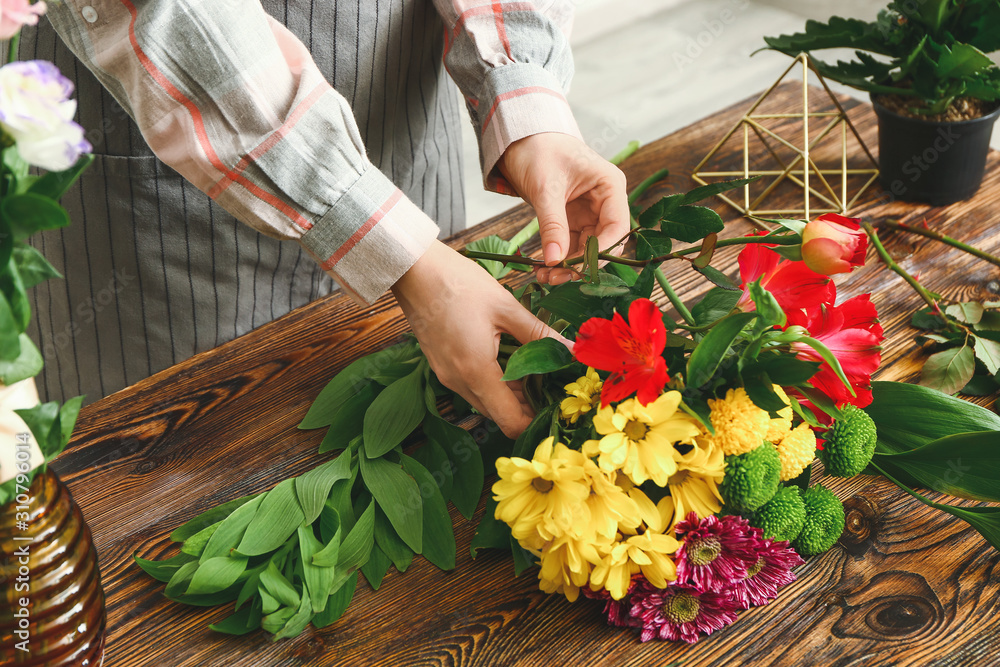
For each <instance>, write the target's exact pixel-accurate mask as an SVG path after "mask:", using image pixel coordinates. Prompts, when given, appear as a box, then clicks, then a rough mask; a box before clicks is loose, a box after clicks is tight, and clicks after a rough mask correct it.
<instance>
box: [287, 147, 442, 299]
mask: <svg viewBox="0 0 1000 667" xmlns="http://www.w3.org/2000/svg"><path fill="white" fill-rule="evenodd" d="M437 235H438V226H437V225H436V224H434V222H433V221H432V220H431V219H430V218H429V217H428V216H427V214H426V213H424V212H423V211H421V210H420V209H419V208H418V207H417V206H416V205H415V204H414V203H413V202H411V201H410V200H409V199H407V198H406V195H404V194H403V192H402V191H401V190H400V189H399V188H397V187H396V186H395V185H393V184H392V182H391V181H390V180H389V179H388V178H387V177H386V176H385V175H384V174H383V173H382V172H381V171H379V170H378V168H376V167H374V166H372V165H369V166H368V167H367V169H365V171H364V172H362V174H361V177H360V178H358V180H357V181H355V182H354V184H353V185H351V186H350V188H348V189H347V191H346V192H345V193H344V194H343V195H342V196H341V197H340V198H339V199H338V200H337V202H336V203H335V204H334V205H333V206H332V207H330V210H329V211H327V212H326V213H325V214H324V215H323V217H322V218H320V219H319V220H317V221H315V222H314V223H313V227H312V228H311V229H310V230H309V231H307V232H306V233H305V234H303V235H302V237H301V238H300V239H299V242H300V243H301V244H302V246H303V247H304V248H305V249H306V251H307V252H309V253H310V254H311V255H312V256H313V257H314V258H315V259H316V261H317V262H319V264H320V266H322V267H323V270H325V271H326V272H327V273H328V274H329V275H330V276H331V277H332V278H333V279H334V280H336V281H337V282H338V283H339V284H340V286H341V287H342V288H343V289H344V290H345V291H346V292H347V293H348V294H349V295H350V296H351V297H352V298H353V299H354V300H355V301H357V302H359V303H361V304H364V305H369V304H371V303H374V302H375V300H376V299H378V298H379V297H380V296H382V294H384V293H385V292H386V291H387V290H388V289H389V288H390V287H391V286H392V285H393V284H394V283H395V282H396V281H397V280H399V279H400V278H401V277H402V276H403V274H404V273H406V272H407V270H409V268H410V267H411V266H413V264H414V263H416V261H417V259H418V258H419V257H420V256H421V255H423V254H424V252H425V251H426V250H427V248H428V247H430V245H431V243H432V242H433V241H434V239H436V238H437Z"/></svg>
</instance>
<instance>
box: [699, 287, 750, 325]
mask: <svg viewBox="0 0 1000 667" xmlns="http://www.w3.org/2000/svg"><path fill="white" fill-rule="evenodd" d="M739 300H740V292H734V291H732V290H727V289H723V288H721V287H713V288H712V289H710V290H708V292H707V293H706V294H705V296H704V298H702V300H701V301H699V302H698V303H696V304H694V306H692V307H691V314H692V315H694V320H695V323H696V324H697V325H698V326H705V325H708V324H712V323H713V322H716V321H718V320H720V319H722V318H723V317H725V316H726V315H728V314H729V313H731V312H732V310H733V308H735V307H736V302H737V301H739Z"/></svg>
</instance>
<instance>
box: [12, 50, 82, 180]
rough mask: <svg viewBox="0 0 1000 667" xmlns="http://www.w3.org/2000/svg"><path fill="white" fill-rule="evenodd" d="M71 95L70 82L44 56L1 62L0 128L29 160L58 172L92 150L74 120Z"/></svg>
mask: <svg viewBox="0 0 1000 667" xmlns="http://www.w3.org/2000/svg"><path fill="white" fill-rule="evenodd" d="M72 94H73V84H72V83H71V82H70V81H69V79H67V78H66V77H64V76H63V75H62V74H60V73H59V70H58V69H57V68H56V66H55V65H53V64H52V63H50V62H48V61H45V60H25V61H20V62H12V63H10V64H8V65H4V66H3V67H0V129H2V130H3V131H4V132H5V133H6V134H7V135H9V136H10V137H11V138H12V139H13V140H14V142H15V143H16V144H17V152H18V153H20V154H21V157H22V158H24V161H25V162H27V163H28V164H31V165H34V166H36V167H42V168H43V169H48V170H50V171H62V170H63V169H68V168H69V167H71V166H73V164H75V163H76V161H77V159H78V158H79V157H80V155H81V154H82V153H87V152H89V151H90V150H91V146H90V144H89V143H88V142H87V140H86V139H84V138H83V128H82V127H80V126H79V125H77V124H76V123H74V122H73V114H74V113H76V101H75V100H71V99H69V96H70V95H72Z"/></svg>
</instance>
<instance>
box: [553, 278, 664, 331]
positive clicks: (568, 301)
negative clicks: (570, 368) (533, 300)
mask: <svg viewBox="0 0 1000 667" xmlns="http://www.w3.org/2000/svg"><path fill="white" fill-rule="evenodd" d="M643 274H645V271H643ZM639 280H640V281H641V280H642V276H641V275H640V277H639ZM581 285H582V283H580V282H579V281H572V282H568V283H563V284H562V285H556V286H555V287H553V288H552V289H551V290H550V291H549V293H548V294H546V295H545V296H543V297H542V298H541V299H540V300H539V302H538V307H539V308H544V309H545V310H547V311H549V312H550V313H552V314H554V315H556V316H557V317H560V318H562V319H564V320H566V321H567V322H569V323H570V324H572V325H573V326H574V327H576V328H579V327H580V325H581V324H583V323H584V322H585V321H587V320H588V319H590V318H591V317H610V316H611V314H612V312H614V303H613V302H612V301H611V300H605V299H603V298H601V297H597V296H588V295H587V294H584V293H582V292H581V291H580V287H581Z"/></svg>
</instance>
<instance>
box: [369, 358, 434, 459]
mask: <svg viewBox="0 0 1000 667" xmlns="http://www.w3.org/2000/svg"><path fill="white" fill-rule="evenodd" d="M426 414H427V409H426V407H425V406H424V371H423V368H422V367H421V366H418V367H417V368H416V369H414V371H413V372H412V373H410V374H409V375H407V376H406V377H404V378H402V379H401V380H397V381H395V382H393V383H392V384H391V385H389V386H388V387H386V388H385V389H384V390H382V393H381V394H379V395H378V397H377V398H376V399H375V400H374V401H373V402H372V404H371V406H370V407H369V408H368V411H367V412H365V422H364V443H365V455H366V456H367V457H368V458H369V459H374V458H377V457H379V456H382V455H383V454H385V453H386V452H389V451H391V450H392V449H393V448H394V447H396V446H397V445H398V444H400V443H401V442H403V439H404V438H406V436H408V435H409V434H410V433H412V432H413V429H415V428H416V427H417V425H418V424H420V422H421V421H422V420H423V418H424V415H426ZM361 458H362V459H364V457H361Z"/></svg>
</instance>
